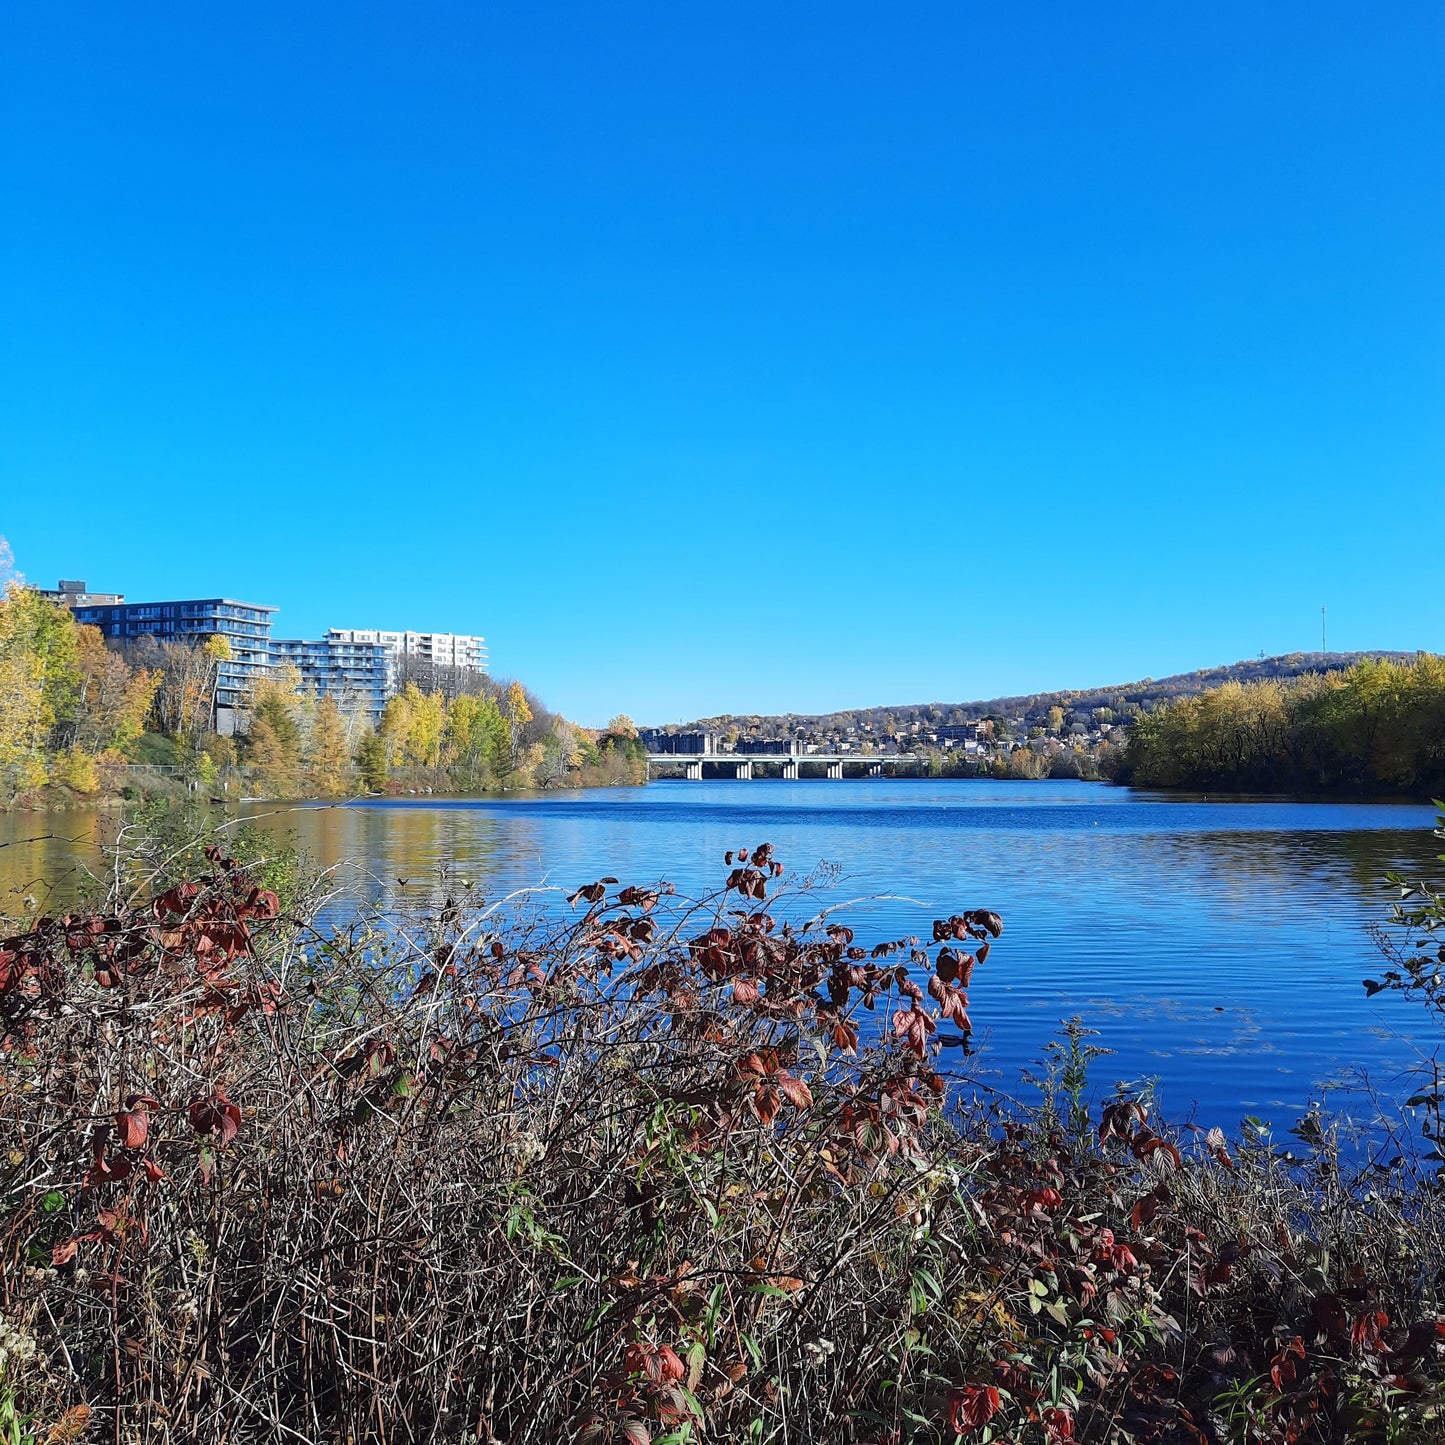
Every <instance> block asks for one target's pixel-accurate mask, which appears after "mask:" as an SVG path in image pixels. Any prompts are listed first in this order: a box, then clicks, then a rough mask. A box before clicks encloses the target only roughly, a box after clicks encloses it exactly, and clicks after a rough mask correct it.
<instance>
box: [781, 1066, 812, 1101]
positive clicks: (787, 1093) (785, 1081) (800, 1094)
mask: <svg viewBox="0 0 1445 1445" xmlns="http://www.w3.org/2000/svg"><path fill="white" fill-rule="evenodd" d="M777 1080H778V1088H779V1089H780V1090H782V1094H783V1097H784V1098H785V1099H786V1100H787V1101H788V1102H789V1103H790V1104H792V1106H793V1107H794V1108H795V1109H807V1108H811V1107H812V1103H813V1091H812V1090H811V1089H810V1088H809V1087H808V1086H807V1085H806V1084H805V1083H804V1082H803V1081H802V1080H801V1079H795V1078H794V1077H793V1076H792V1075H791V1074H790V1073H789V1072H788V1071H787V1070H786V1069H779V1070H778V1073H777Z"/></svg>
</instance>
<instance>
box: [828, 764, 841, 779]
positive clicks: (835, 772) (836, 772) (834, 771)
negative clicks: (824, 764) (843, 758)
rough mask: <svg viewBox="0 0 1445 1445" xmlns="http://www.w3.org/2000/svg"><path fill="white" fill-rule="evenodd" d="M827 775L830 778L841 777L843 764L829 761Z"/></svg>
mask: <svg viewBox="0 0 1445 1445" xmlns="http://www.w3.org/2000/svg"><path fill="white" fill-rule="evenodd" d="M828 776H829V777H830V778H839V779H841V778H842V776H843V764H842V763H829V764H828Z"/></svg>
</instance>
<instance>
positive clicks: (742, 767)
mask: <svg viewBox="0 0 1445 1445" xmlns="http://www.w3.org/2000/svg"><path fill="white" fill-rule="evenodd" d="M733 776H734V777H735V778H737V779H738V780H739V781H740V782H751V781H752V778H753V762H752V759H751V758H749V759H748V760H747V762H745V763H739V764H738V765H737V770H736V771H735V772H734V773H733Z"/></svg>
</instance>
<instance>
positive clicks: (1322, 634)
mask: <svg viewBox="0 0 1445 1445" xmlns="http://www.w3.org/2000/svg"><path fill="white" fill-rule="evenodd" d="M1320 651H1321V652H1325V651H1327V649H1326V647H1325V609H1324V608H1323V607H1321V608H1320Z"/></svg>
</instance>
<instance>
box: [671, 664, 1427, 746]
mask: <svg viewBox="0 0 1445 1445" xmlns="http://www.w3.org/2000/svg"><path fill="white" fill-rule="evenodd" d="M1414 655H1415V654H1414V653H1413V652H1386V651H1379V652H1291V653H1287V654H1285V655H1284V656H1280V657H1261V658H1248V659H1246V660H1244V661H1242V662H1234V663H1228V664H1226V665H1224V666H1221V667H1204V668H1199V669H1198V670H1197V671H1195V672H1180V673H1175V674H1174V675H1173V676H1172V677H1162V678H1152V677H1146V678H1143V679H1141V680H1139V681H1137V682H1125V683H1111V684H1108V685H1106V686H1100V687H1089V688H1073V689H1070V688H1064V689H1060V690H1058V691H1055V692H1036V693H1027V694H1023V695H1020V696H1014V697H993V698H983V699H979V700H977V701H973V702H924V703H901V704H893V705H891V706H887V707H861V708H852V709H846V710H843V711H840V712H831V713H785V714H775V715H769V716H764V715H759V714H742V713H735V714H730V715H728V714H725V715H723V716H720V717H710V718H699V719H698V720H697V721H696V722H692V723H688V724H685V725H684V726H683V727H682V728H681V729H678V730H679V731H690V730H692V729H706V730H708V731H726V730H728V729H730V728H737V729H739V731H741V732H743V733H745V734H747V735H750V736H754V737H764V738H766V737H774V736H785V735H786V736H791V735H793V734H796V733H798V732H800V731H801V732H804V733H808V734H815V733H817V734H828V733H846V732H847V731H848V730H849V729H854V730H857V731H859V732H873V733H880V734H889V733H901V732H906V731H908V730H909V729H910V727H911V725H912V724H914V723H917V724H919V726H920V727H929V726H933V727H937V726H940V725H946V724H962V723H968V722H976V721H978V720H980V719H982V718H986V717H993V718H1002V719H1007V720H1009V721H1011V722H1014V723H1015V724H1017V723H1020V722H1022V723H1024V724H1025V725H1027V724H1030V723H1036V722H1039V721H1041V720H1042V719H1045V718H1047V716H1048V713H1049V709H1050V708H1053V707H1057V708H1059V709H1060V710H1061V711H1062V712H1063V713H1064V714H1065V715H1066V716H1067V715H1069V714H1073V715H1076V716H1077V715H1081V714H1082V715H1091V714H1093V713H1094V711H1095V710H1096V709H1108V710H1109V712H1110V713H1112V714H1113V715H1115V716H1117V717H1124V716H1128V715H1130V714H1133V713H1136V712H1139V711H1141V710H1142V711H1148V710H1149V709H1150V708H1152V707H1154V706H1156V705H1157V704H1159V703H1161V702H1168V701H1171V700H1173V699H1175V698H1179V697H1192V696H1193V695H1194V694H1196V693H1200V692H1203V691H1204V690H1205V689H1206V688H1211V687H1218V686H1219V685H1220V684H1221V683H1223V682H1229V681H1231V680H1234V681H1238V682H1257V681H1260V680H1261V679H1264V678H1290V677H1299V676H1300V675H1301V674H1304V673H1311V672H1332V671H1337V670H1343V669H1345V668H1349V667H1353V666H1354V665H1355V664H1356V663H1357V662H1360V661H1362V660H1364V659H1365V658H1390V659H1392V660H1395V661H1402V660H1405V659H1408V658H1412V657H1414ZM669 730H670V731H671V730H672V729H669Z"/></svg>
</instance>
